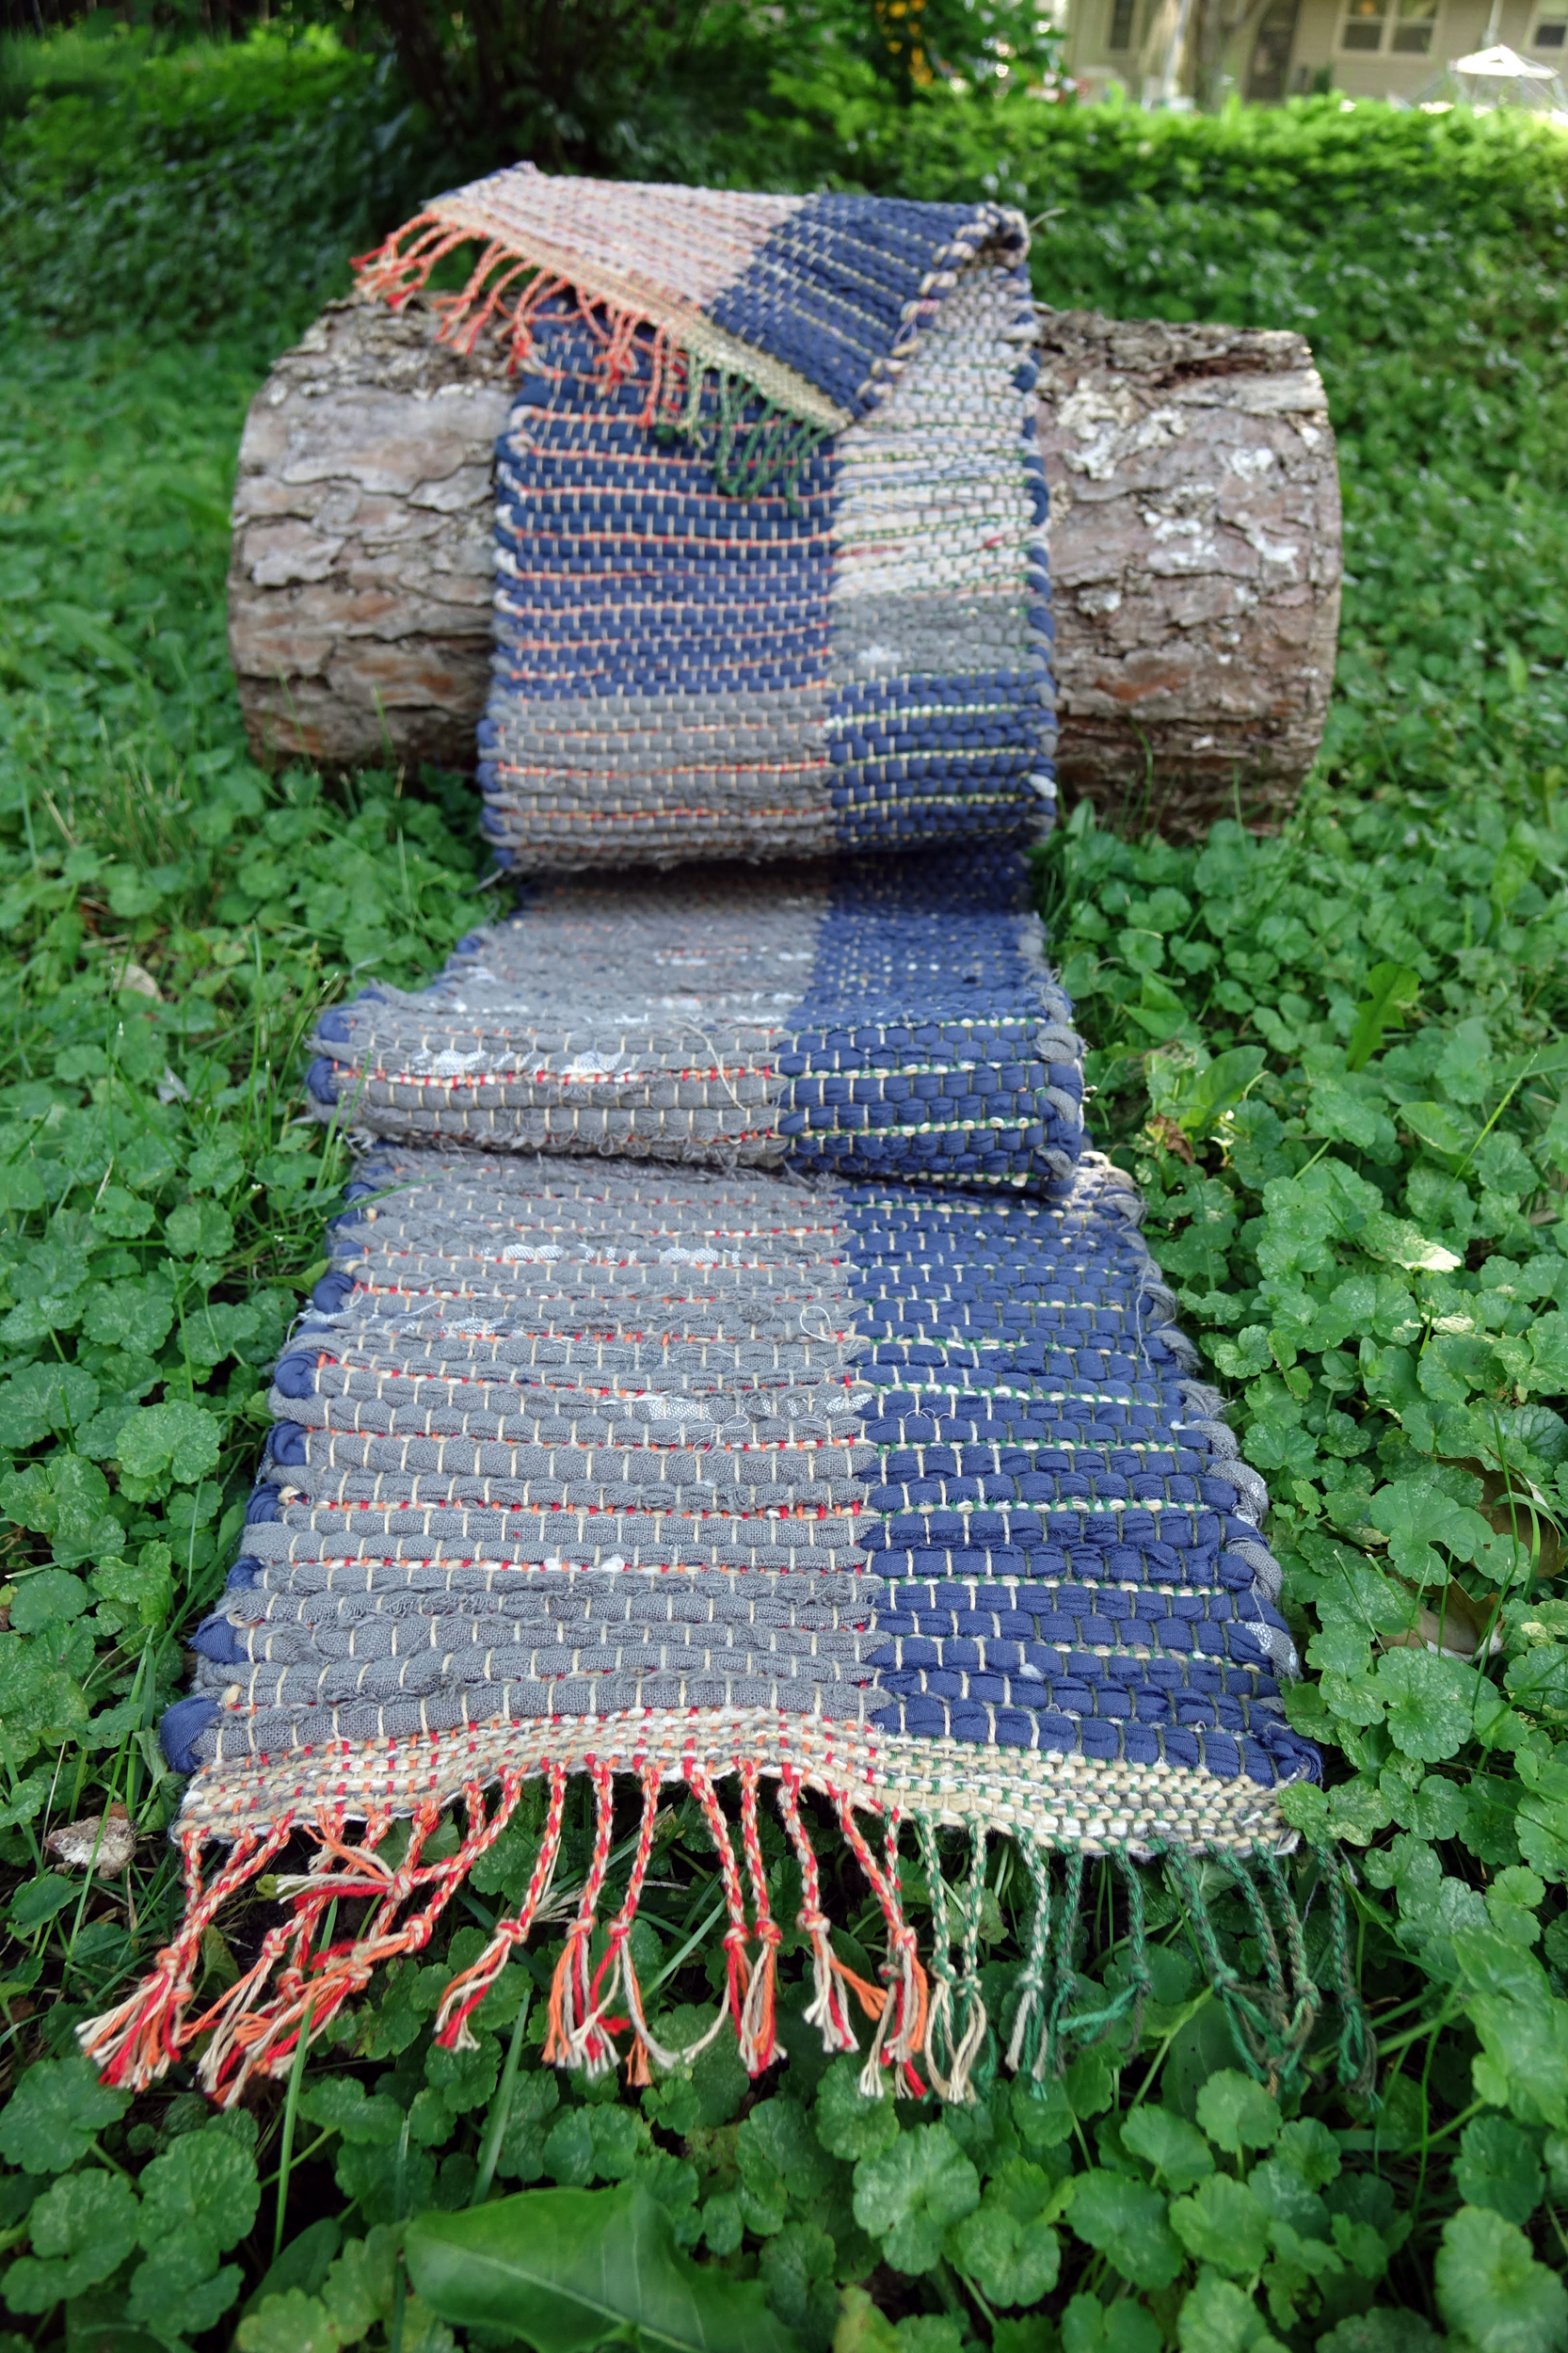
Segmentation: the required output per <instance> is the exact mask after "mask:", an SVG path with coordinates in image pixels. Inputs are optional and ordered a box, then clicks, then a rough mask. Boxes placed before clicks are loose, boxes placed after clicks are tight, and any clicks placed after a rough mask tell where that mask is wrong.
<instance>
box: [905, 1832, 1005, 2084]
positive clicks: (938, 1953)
mask: <svg viewBox="0 0 1568 2353" xmlns="http://www.w3.org/2000/svg"><path fill="white" fill-rule="evenodd" d="M916 1830H917V1833H918V1835H919V1837H920V1856H921V1860H922V1862H923V1863H924V1865H925V1876H926V1883H927V1886H928V1888H929V1889H930V1894H931V1928H932V1951H931V1974H932V1976H933V1977H934V1978H935V1979H936V1984H935V1985H934V1987H933V1988H932V1993H931V2003H930V2008H929V2010H928V2012H927V2016H926V2026H925V2064H926V2073H927V2074H928V2075H929V2076H930V2077H931V2081H932V2085H933V2087H934V2089H936V2092H937V2094H938V2096H939V2097H940V2098H942V2099H943V2100H946V2101H948V2102H950V2103H952V2105H962V2104H963V2103H965V2102H967V2101H969V2100H972V2099H973V2098H974V2096H975V2095H974V2089H973V2086H972V2084H971V2081H970V2077H971V2074H972V2073H973V2069H974V2065H975V2061H976V2060H977V2059H978V2058H979V2057H980V2054H981V2052H982V2051H983V2050H984V2047H985V2036H986V2031H987V2024H988V2022H987V2020H986V2016H985V2004H984V2001H983V2000H982V1998H981V1992H980V1917H981V1905H982V1903H983V1901H984V1895H985V1849H986V1832H985V1826H984V1823H982V1822H975V1823H973V1824H972V1825H971V1827H970V1834H969V1884H968V1891H967V1893H966V1895H965V1896H964V1897H963V1899H962V1902H961V1904H960V1911H961V1913H962V1917H963V1927H962V1930H961V1937H960V1946H959V1951H960V1959H961V1964H962V1975H961V1976H960V1975H955V1973H954V1971H953V1967H952V1934H951V1931H950V1928H949V1922H948V1885H947V1881H946V1880H945V1879H944V1878H943V1876H942V1858H941V1854H940V1851H939V1850H938V1848H937V1844H936V1824H935V1823H934V1822H933V1821H932V1820H931V1819H930V1818H929V1817H928V1816H926V1815H923V1814H922V1815H920V1816H919V1817H917V1821H916ZM955 2003H957V2004H959V2005H961V2007H962V2009H963V2023H962V2025H955V2021H954V2016H953V2010H954V2004H955Z"/></svg>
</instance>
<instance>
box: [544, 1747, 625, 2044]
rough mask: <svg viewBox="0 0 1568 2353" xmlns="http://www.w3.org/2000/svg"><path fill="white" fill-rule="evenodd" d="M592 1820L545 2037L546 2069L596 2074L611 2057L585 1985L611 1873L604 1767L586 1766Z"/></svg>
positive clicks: (611, 1799) (610, 1789)
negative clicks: (583, 1870)
mask: <svg viewBox="0 0 1568 2353" xmlns="http://www.w3.org/2000/svg"><path fill="white" fill-rule="evenodd" d="M588 1770H589V1776H590V1778H591V1780H592V1782H593V1788H594V1798H595V1801H596V1803H597V1808H598V1811H597V1817H596V1820H595V1824H594V1845H593V1853H592V1855H591V1857H590V1859H589V1863H588V1876H587V1878H586V1879H585V1880H584V1882H583V1893H582V1896H581V1897H580V1899H579V1901H578V1906H577V1913H576V1917H575V1918H574V1919H573V1921H572V1924H571V1926H570V1928H569V1929H568V1930H567V1941H566V1943H565V1945H563V1946H562V1948H561V1958H560V1960H559V1961H557V1962H556V1964H555V1975H554V1977H553V1978H552V1981H551V1988H550V2025H549V2030H548V2032H547V2033H546V2035H545V2042H544V2053H543V2057H544V2062H545V2065H546V2066H547V2067H583V2066H588V2067H589V2068H591V2070H592V2072H593V2073H595V2074H599V2073H602V2072H603V2069H604V2067H605V2066H606V2065H608V2064H609V2062H610V2060H611V2059H612V2058H613V2057H614V2056H615V2045H614V2044H613V2043H609V2044H608V2050H607V2055H606V2056H602V2057H601V2056H600V2055H601V2054H603V2053H605V2052H606V2038H605V2037H604V2036H603V2034H602V2033H601V2032H600V2028H599V2027H598V2026H597V2025H595V2023H594V2020H593V2016H592V2004H591V2000H590V1993H589V1986H588V1947H589V1945H591V1944H592V1942H593V1933H594V1929H595V1926H596V1925H597V1920H598V1913H599V1898H600V1894H601V1892H602V1890H603V1886H604V1879H605V1874H606V1873H607V1872H608V1870H609V1868H610V1833H611V1828H612V1824H613V1822H614V1818H615V1775H614V1774H613V1773H612V1772H611V1770H610V1769H609V1767H608V1766H607V1765H591V1766H590V1767H589V1769H588Z"/></svg>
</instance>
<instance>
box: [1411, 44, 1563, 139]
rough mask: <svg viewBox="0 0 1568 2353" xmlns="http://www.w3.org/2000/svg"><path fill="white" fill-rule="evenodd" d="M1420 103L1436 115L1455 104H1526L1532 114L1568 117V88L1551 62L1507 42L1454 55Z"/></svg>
mask: <svg viewBox="0 0 1568 2353" xmlns="http://www.w3.org/2000/svg"><path fill="white" fill-rule="evenodd" d="M1416 104H1417V105H1420V106H1423V107H1424V108H1425V109H1426V111H1427V112H1428V113H1431V114H1436V113H1439V112H1446V111H1447V109H1448V107H1449V106H1453V105H1467V106H1476V107H1480V108H1481V109H1483V110H1484V109H1488V108H1491V107H1493V106H1524V107H1528V109H1529V110H1530V111H1531V112H1532V113H1536V114H1549V115H1552V116H1555V117H1556V118H1557V119H1558V120H1568V91H1565V90H1564V89H1563V87H1562V82H1561V78H1560V75H1559V74H1557V73H1556V72H1554V71H1553V69H1552V68H1551V67H1550V66H1549V65H1537V64H1536V63H1535V61H1534V59H1533V58H1530V57H1521V56H1520V55H1519V53H1518V51H1517V50H1516V49H1510V48H1509V47H1508V46H1507V45H1506V43H1504V42H1502V41H1499V42H1497V44H1496V46H1495V47H1493V48H1490V49H1477V50H1474V51H1472V53H1471V55H1470V56H1467V57H1454V58H1451V59H1450V60H1449V62H1448V65H1447V66H1446V67H1445V69H1444V71H1443V72H1441V73H1440V74H1439V75H1438V76H1437V78H1436V80H1435V81H1433V82H1430V83H1429V84H1428V85H1427V87H1426V88H1425V89H1424V90H1422V92H1421V93H1420V96H1419V97H1418V98H1417V100H1416Z"/></svg>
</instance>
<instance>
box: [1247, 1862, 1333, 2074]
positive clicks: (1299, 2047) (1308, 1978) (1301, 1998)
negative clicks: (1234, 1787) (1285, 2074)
mask: <svg viewBox="0 0 1568 2353" xmlns="http://www.w3.org/2000/svg"><path fill="white" fill-rule="evenodd" d="M1260 1860H1261V1862H1262V1865H1263V1876H1264V1878H1265V1879H1266V1880H1267V1881H1269V1884H1270V1886H1271V1887H1272V1889H1273V1891H1274V1901H1275V1902H1276V1903H1277V1904H1278V1906H1279V1913H1280V1919H1281V1921H1282V1923H1283V1925H1284V1929H1285V1945H1286V1952H1287V1956H1288V1960H1289V1963H1290V1984H1291V1990H1292V1993H1293V1994H1294V1997H1295V1998H1294V2001H1293V2004H1292V2007H1291V2011H1290V2021H1289V2025H1288V2036H1289V2041H1290V2045H1291V2048H1292V2049H1293V2050H1294V2051H1295V2053H1296V2056H1297V2060H1298V2062H1299V2061H1300V2060H1301V2059H1302V2058H1304V2057H1305V2055H1306V2046H1307V2044H1308V2042H1309V2041H1311V2039H1312V2029H1313V2027H1314V2026H1315V2025H1317V2023H1318V2013H1319V2011H1320V2009H1322V2007H1323V1996H1322V1993H1321V1991H1320V1988H1319V1985H1318V1981H1317V1979H1316V1978H1315V1977H1313V1974H1312V1964H1311V1962H1310V1961H1308V1960H1307V1957H1306V1931H1305V1929H1304V1927H1303V1925H1302V1916H1301V1913H1300V1912H1299V1911H1298V1910H1297V1908H1296V1899H1295V1897H1294V1896H1293V1895H1292V1894H1291V1892H1290V1882H1289V1881H1288V1879H1287V1878H1286V1876H1285V1872H1284V1870H1283V1869H1282V1867H1281V1865H1280V1860H1279V1857H1278V1855H1277V1854H1276V1853H1275V1852H1274V1849H1272V1847H1265V1848H1264V1849H1263V1852H1262V1856H1261V1858H1260Z"/></svg>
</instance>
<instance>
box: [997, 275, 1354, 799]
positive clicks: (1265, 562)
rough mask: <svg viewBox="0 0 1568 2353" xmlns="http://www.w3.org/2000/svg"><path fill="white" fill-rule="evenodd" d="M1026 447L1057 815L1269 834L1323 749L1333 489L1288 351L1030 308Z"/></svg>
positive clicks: (1297, 365) (1305, 359)
mask: <svg viewBox="0 0 1568 2353" xmlns="http://www.w3.org/2000/svg"><path fill="white" fill-rule="evenodd" d="M1040 346H1041V348H1040V383H1039V392H1040V434H1041V439H1042V441H1043V443H1044V454H1045V461H1046V473H1047V477H1048V481H1049V484H1050V497H1051V520H1050V553H1051V576H1052V601H1053V605H1054V609H1055V615H1056V647H1057V675H1058V680H1059V683H1060V687H1061V692H1062V735H1061V742H1060V744H1059V745H1058V749H1057V769H1058V774H1059V776H1060V778H1061V782H1062V787H1063V797H1064V800H1065V801H1067V802H1072V801H1074V800H1077V799H1079V798H1080V797H1082V796H1083V795H1085V794H1087V795H1088V796H1089V798H1091V799H1092V800H1093V801H1094V802H1095V804H1096V808H1099V809H1100V810H1101V811H1102V812H1103V813H1104V814H1106V815H1109V816H1112V817H1115V818H1117V819H1118V820H1119V821H1120V822H1121V823H1122V824H1124V825H1125V824H1128V823H1129V822H1131V823H1132V824H1153V825H1156V826H1158V828H1159V829H1160V831H1161V832H1163V833H1167V834H1171V835H1174V836H1177V837H1180V836H1190V835H1192V833H1194V832H1198V831H1201V830H1202V829H1203V828H1204V827H1206V826H1207V825H1208V822H1209V821H1210V819H1211V818H1214V817H1217V816H1224V815H1226V814H1227V813H1232V812H1235V811H1238V810H1239V811H1240V814H1242V815H1243V816H1244V817H1245V818H1246V820H1247V821H1248V822H1249V823H1250V824H1262V825H1268V824H1278V823H1279V822H1280V820H1281V819H1282V818H1283V817H1284V816H1285V815H1286V814H1287V813H1288V810H1289V808H1290V806H1291V804H1292V803H1293V801H1294V800H1295V797H1296V793H1297V792H1298V790H1299V788H1300V785H1301V781H1302V778H1303V777H1304V775H1305V774H1306V771H1307V769H1308V768H1309V767H1310V766H1311V764H1312V760H1313V759H1314V757H1315V755H1316V753H1317V749H1318V745H1319V744H1320V741H1321V739H1322V732H1323V721H1324V718H1325V716H1326V715H1327V712H1328V698H1329V690H1330V688H1331V686H1332V684H1333V682H1334V657H1335V647H1336V640H1337V637H1338V630H1339V582H1340V575H1341V568H1342V567H1341V557H1340V527H1339V475H1338V469H1337V466H1336V461H1335V449H1334V433H1333V429H1332V427H1331V426H1330V424H1329V420H1328V405H1327V402H1326V400H1325V398H1324V395H1323V387H1322V380H1321V378H1320V376H1319V374H1318V371H1317V369H1316V368H1315V367H1314V366H1313V364H1312V354H1311V352H1310V351H1309V349H1308V348H1307V345H1306V344H1305V343H1304V341H1303V339H1302V338H1301V336H1300V335H1294V334H1289V333H1284V332H1262V333H1260V332H1256V331H1245V330H1242V329H1240V328H1234V327H1218V326H1207V325H1204V326H1182V327H1168V326H1165V325H1163V324H1161V323H1160V322H1159V321H1152V320H1138V321H1130V320H1128V321H1121V320H1115V319H1108V318H1102V317H1101V316H1100V315H1099V314H1098V313H1097V312H1093V311H1055V312H1051V311H1047V312H1042V313H1041V319H1040Z"/></svg>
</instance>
